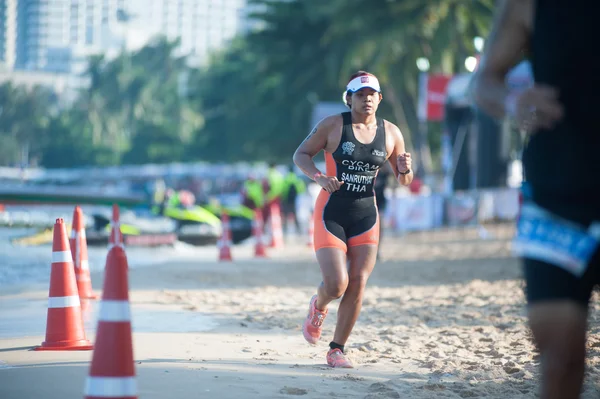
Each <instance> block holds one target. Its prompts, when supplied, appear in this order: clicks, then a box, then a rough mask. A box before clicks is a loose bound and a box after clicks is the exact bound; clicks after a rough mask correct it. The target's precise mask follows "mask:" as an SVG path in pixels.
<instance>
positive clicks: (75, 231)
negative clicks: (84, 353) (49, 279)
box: [70, 206, 98, 299]
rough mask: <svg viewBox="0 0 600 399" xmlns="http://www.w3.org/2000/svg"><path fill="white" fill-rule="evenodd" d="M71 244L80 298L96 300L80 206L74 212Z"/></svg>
mask: <svg viewBox="0 0 600 399" xmlns="http://www.w3.org/2000/svg"><path fill="white" fill-rule="evenodd" d="M70 243H71V253H72V254H73V265H74V266H75V279H76V280H77V288H78V289H79V298H87V299H96V298H98V296H97V295H95V294H94V293H93V292H92V279H91V277H90V266H89V262H88V251H87V240H86V238H85V225H84V223H83V213H82V212H81V208H80V207H79V206H76V207H75V211H74V212H73V228H72V229H71V241H70Z"/></svg>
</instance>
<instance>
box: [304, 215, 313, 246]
mask: <svg viewBox="0 0 600 399" xmlns="http://www.w3.org/2000/svg"><path fill="white" fill-rule="evenodd" d="M314 235H315V218H314V214H313V212H312V211H311V212H310V214H309V217H308V237H307V239H308V240H307V241H306V246H307V247H310V248H314V247H315V237H314Z"/></svg>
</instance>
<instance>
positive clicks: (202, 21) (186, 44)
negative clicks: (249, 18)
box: [126, 0, 246, 63]
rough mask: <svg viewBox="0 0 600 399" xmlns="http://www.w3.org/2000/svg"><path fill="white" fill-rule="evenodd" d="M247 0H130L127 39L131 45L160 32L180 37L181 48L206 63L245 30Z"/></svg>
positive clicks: (197, 60) (127, 6) (183, 53)
mask: <svg viewBox="0 0 600 399" xmlns="http://www.w3.org/2000/svg"><path fill="white" fill-rule="evenodd" d="M245 6H246V0H129V1H128V2H127V4H126V8H127V11H128V14H129V16H130V19H129V22H128V23H127V28H126V29H127V40H128V43H130V45H131V46H132V47H135V46H136V44H137V45H140V44H143V43H145V42H147V41H148V40H149V39H150V38H152V37H154V36H157V35H164V36H166V37H167V38H168V39H169V40H175V39H179V41H180V46H179V48H178V52H179V54H181V55H189V56H190V58H191V59H192V60H194V61H195V62H197V63H203V62H204V61H205V60H206V58H207V56H208V54H209V53H210V52H211V51H212V50H215V49H218V48H221V47H222V46H224V45H225V44H226V43H227V42H228V41H229V40H231V39H232V38H233V37H234V36H235V35H236V34H238V33H241V32H243V25H242V22H243V21H241V20H240V15H241V11H242V10H243V9H244V7H245Z"/></svg>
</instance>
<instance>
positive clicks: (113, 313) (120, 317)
mask: <svg viewBox="0 0 600 399" xmlns="http://www.w3.org/2000/svg"><path fill="white" fill-rule="evenodd" d="M98 321H108V322H122V321H131V312H130V310H129V302H128V301H115V300H102V303H101V304H100V314H99V315H98Z"/></svg>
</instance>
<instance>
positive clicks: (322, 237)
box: [314, 190, 379, 252]
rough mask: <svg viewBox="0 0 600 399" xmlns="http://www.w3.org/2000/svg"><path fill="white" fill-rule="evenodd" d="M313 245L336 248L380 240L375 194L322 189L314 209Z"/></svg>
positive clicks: (374, 242) (369, 243) (367, 243)
mask: <svg viewBox="0 0 600 399" xmlns="http://www.w3.org/2000/svg"><path fill="white" fill-rule="evenodd" d="M314 223H315V228H314V246H315V251H318V250H319V249H321V248H339V249H341V250H342V251H344V252H346V251H347V250H348V247H355V246H358V245H378V244H379V212H378V211H377V205H376V203H375V197H374V196H369V197H362V198H354V197H343V196H337V195H336V194H335V193H334V194H330V193H328V192H327V191H325V190H322V191H321V192H320V193H319V196H318V197H317V201H316V203H315V212H314Z"/></svg>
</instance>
